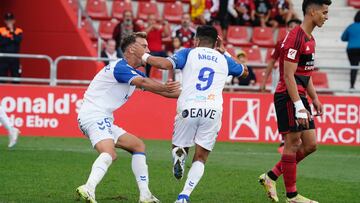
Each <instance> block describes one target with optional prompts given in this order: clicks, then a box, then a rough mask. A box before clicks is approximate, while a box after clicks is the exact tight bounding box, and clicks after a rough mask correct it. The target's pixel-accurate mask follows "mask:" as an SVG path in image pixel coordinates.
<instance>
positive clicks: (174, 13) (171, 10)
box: [163, 1, 183, 23]
mask: <svg viewBox="0 0 360 203" xmlns="http://www.w3.org/2000/svg"><path fill="white" fill-rule="evenodd" d="M182 14H183V5H182V3H181V2H180V1H176V2H175V3H169V2H168V3H164V12H163V19H164V20H167V21H169V22H171V23H180V22H181V16H182Z"/></svg>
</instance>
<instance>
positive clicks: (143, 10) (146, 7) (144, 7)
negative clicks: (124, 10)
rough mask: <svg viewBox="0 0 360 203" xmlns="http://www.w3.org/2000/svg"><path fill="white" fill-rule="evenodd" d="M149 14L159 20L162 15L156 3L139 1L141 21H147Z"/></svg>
mask: <svg viewBox="0 0 360 203" xmlns="http://www.w3.org/2000/svg"><path fill="white" fill-rule="evenodd" d="M149 14H155V15H156V17H157V19H159V17H160V15H159V9H158V6H157V4H156V1H150V2H145V1H139V2H138V11H137V18H138V19H141V20H146V19H147V18H148V16H149Z"/></svg>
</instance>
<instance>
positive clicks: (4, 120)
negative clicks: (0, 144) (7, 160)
mask: <svg viewBox="0 0 360 203" xmlns="http://www.w3.org/2000/svg"><path fill="white" fill-rule="evenodd" d="M0 123H1V124H2V125H3V126H4V127H5V128H6V130H7V131H8V135H9V145H8V147H10V148H11V147H13V146H15V144H16V142H17V139H18V136H19V133H20V131H19V130H18V129H17V128H15V127H14V126H13V125H12V124H11V122H10V119H9V117H8V116H7V115H6V113H5V111H4V109H3V108H2V107H1V106H0Z"/></svg>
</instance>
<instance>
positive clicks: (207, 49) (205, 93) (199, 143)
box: [142, 25, 248, 203]
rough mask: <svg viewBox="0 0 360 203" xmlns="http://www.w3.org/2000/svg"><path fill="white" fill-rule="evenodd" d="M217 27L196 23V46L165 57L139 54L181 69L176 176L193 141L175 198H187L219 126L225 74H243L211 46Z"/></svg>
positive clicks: (151, 61) (174, 140)
mask: <svg viewBox="0 0 360 203" xmlns="http://www.w3.org/2000/svg"><path fill="white" fill-rule="evenodd" d="M217 37H218V34H217V31H216V29H215V28H214V27H212V26H206V25H205V26H199V27H198V28H197V31H196V37H195V46H196V48H188V49H182V50H180V51H178V52H177V53H175V55H174V56H172V57H169V58H160V57H154V56H150V55H149V54H144V55H143V57H142V58H143V60H144V61H145V62H147V63H149V64H151V65H153V66H155V67H158V68H162V69H173V68H176V69H180V70H182V74H183V80H182V91H181V94H180V96H179V99H178V101H177V115H176V117H175V125H174V127H175V129H174V134H173V138H172V144H173V150H172V155H173V161H174V162H173V163H174V167H173V172H174V176H175V178H177V179H181V178H182V177H183V174H184V170H185V168H184V166H185V159H186V156H187V153H188V150H189V147H191V146H194V145H195V154H194V157H193V163H192V166H191V168H190V170H189V173H188V176H187V180H186V182H185V186H184V189H183V191H182V192H180V194H179V195H178V198H177V200H176V202H181V203H183V202H188V201H189V196H190V194H191V192H192V191H193V190H194V188H195V186H196V185H197V183H198V182H199V181H200V179H201V177H202V175H203V173H204V164H205V162H206V160H207V158H208V155H209V153H210V152H211V151H212V149H213V147H214V144H215V141H216V138H217V134H218V132H219V130H220V128H221V116H222V109H223V107H222V104H223V98H222V91H223V89H224V86H225V81H226V78H227V77H228V75H234V76H245V77H246V76H247V74H248V72H247V68H246V66H244V65H241V64H237V63H236V62H235V61H234V59H232V58H231V57H229V56H226V55H223V54H222V53H220V52H219V51H217V50H215V49H214V48H215V45H216V42H217Z"/></svg>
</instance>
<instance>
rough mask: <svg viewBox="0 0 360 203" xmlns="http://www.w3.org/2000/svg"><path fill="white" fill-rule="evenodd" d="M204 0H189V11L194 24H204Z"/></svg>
mask: <svg viewBox="0 0 360 203" xmlns="http://www.w3.org/2000/svg"><path fill="white" fill-rule="evenodd" d="M205 7H206V4H205V0H191V1H190V13H191V20H192V21H193V22H194V23H196V24H201V25H205V24H206V21H205V15H204V14H205Z"/></svg>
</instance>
